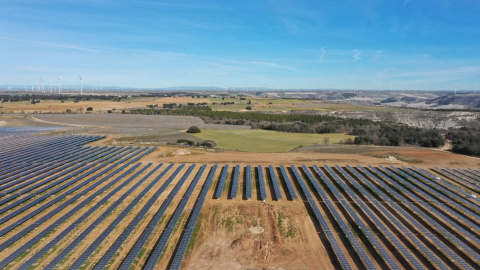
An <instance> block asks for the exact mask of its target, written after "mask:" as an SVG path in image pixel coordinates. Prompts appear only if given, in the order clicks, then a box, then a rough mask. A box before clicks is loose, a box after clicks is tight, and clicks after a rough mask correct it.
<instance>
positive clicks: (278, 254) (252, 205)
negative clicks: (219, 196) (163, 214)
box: [184, 200, 333, 269]
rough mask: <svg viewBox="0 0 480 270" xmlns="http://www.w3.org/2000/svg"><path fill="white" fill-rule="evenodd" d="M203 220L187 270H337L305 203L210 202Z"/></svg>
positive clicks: (204, 209) (187, 263) (189, 257)
mask: <svg viewBox="0 0 480 270" xmlns="http://www.w3.org/2000/svg"><path fill="white" fill-rule="evenodd" d="M202 215H203V217H202V219H201V225H200V226H201V227H200V231H199V234H198V236H197V239H196V241H195V245H194V249H193V251H192V253H191V254H190V255H189V256H188V257H187V258H186V260H185V263H184V266H185V269H333V266H332V265H331V263H330V259H329V258H328V255H327V252H326V250H325V248H324V247H323V245H322V243H321V241H320V238H319V237H312V235H316V234H317V232H316V229H315V227H314V225H313V224H312V222H311V219H310V217H309V216H308V214H307V212H306V210H305V207H304V206H303V205H302V204H301V203H296V202H288V205H287V204H285V203H281V202H275V203H273V204H269V203H267V204H264V203H262V202H259V201H256V202H249V203H245V202H233V201H221V202H220V201H212V200H209V201H206V204H205V206H204V208H203V209H202ZM251 228H262V229H258V230H256V231H255V233H252V232H251V231H250V229H251ZM262 230H263V232H261V233H259V232H260V231H262Z"/></svg>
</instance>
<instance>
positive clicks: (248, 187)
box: [245, 165, 252, 200]
mask: <svg viewBox="0 0 480 270" xmlns="http://www.w3.org/2000/svg"><path fill="white" fill-rule="evenodd" d="M251 198H252V167H251V166H250V165H247V167H245V199H247V200H249V199H251Z"/></svg>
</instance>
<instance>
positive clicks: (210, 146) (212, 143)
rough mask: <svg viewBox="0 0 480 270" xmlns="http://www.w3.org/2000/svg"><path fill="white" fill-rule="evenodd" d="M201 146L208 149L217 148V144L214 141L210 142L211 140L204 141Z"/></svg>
mask: <svg viewBox="0 0 480 270" xmlns="http://www.w3.org/2000/svg"><path fill="white" fill-rule="evenodd" d="M201 145H202V146H203V147H206V148H215V147H216V146H217V144H216V143H215V142H214V141H210V140H206V141H203V142H202V143H201Z"/></svg>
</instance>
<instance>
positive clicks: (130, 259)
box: [119, 164, 195, 270]
mask: <svg viewBox="0 0 480 270" xmlns="http://www.w3.org/2000/svg"><path fill="white" fill-rule="evenodd" d="M194 168H195V164H193V165H191V166H190V168H188V170H187V172H186V173H185V174H184V175H183V176H182V178H181V179H180V181H179V182H178V183H177V185H176V186H175V188H174V189H173V190H172V192H170V195H168V197H167V199H166V200H165V201H164V202H163V204H162V206H161V207H160V209H159V210H158V211H157V213H156V214H155V216H154V217H153V219H152V220H151V221H150V222H149V223H148V226H147V228H145V230H144V231H143V232H142V235H140V238H139V239H138V240H137V242H136V243H135V245H134V246H133V248H132V249H131V250H130V252H128V255H127V257H126V258H125V259H124V260H123V262H122V264H121V265H120V268H119V269H123V270H127V269H128V268H129V267H130V266H131V265H132V263H133V261H134V260H135V258H136V257H137V255H138V253H139V252H140V250H141V249H142V247H143V246H144V245H145V243H146V242H147V240H148V238H149V237H150V235H151V234H152V233H153V230H154V229H155V227H156V226H157V225H158V223H159V222H160V220H161V218H162V216H163V215H164V214H165V211H166V210H167V208H168V207H169V206H170V203H171V202H172V200H173V198H174V197H175V195H177V193H178V191H179V190H180V188H181V187H182V185H183V184H184V183H185V181H186V180H187V178H188V176H189V175H190V173H191V172H192V170H193V169H194Z"/></svg>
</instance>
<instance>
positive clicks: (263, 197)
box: [257, 165, 267, 200]
mask: <svg viewBox="0 0 480 270" xmlns="http://www.w3.org/2000/svg"><path fill="white" fill-rule="evenodd" d="M257 172H258V186H259V187H260V199H261V200H266V199H267V191H266V190H265V177H264V176H263V169H262V166H260V165H258V167H257Z"/></svg>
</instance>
